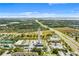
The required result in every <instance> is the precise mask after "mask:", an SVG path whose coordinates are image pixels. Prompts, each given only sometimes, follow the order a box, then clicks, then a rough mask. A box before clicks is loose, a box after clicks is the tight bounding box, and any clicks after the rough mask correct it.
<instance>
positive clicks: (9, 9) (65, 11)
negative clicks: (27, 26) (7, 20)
mask: <svg viewBox="0 0 79 59" xmlns="http://www.w3.org/2000/svg"><path fill="white" fill-rule="evenodd" d="M69 16H70V17H71V16H72V17H73V16H74V17H78V16H79V3H0V17H69Z"/></svg>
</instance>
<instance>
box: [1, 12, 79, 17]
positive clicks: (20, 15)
mask: <svg viewBox="0 0 79 59" xmlns="http://www.w3.org/2000/svg"><path fill="white" fill-rule="evenodd" d="M78 16H79V13H77V14H72V13H71V14H57V13H41V12H22V13H0V18H1V17H2V18H6V17H7V18H11V17H13V18H14V17H15V18H17V17H19V18H21V17H26V18H29V17H78Z"/></svg>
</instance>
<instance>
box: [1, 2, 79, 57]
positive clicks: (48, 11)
mask: <svg viewBox="0 0 79 59" xmlns="http://www.w3.org/2000/svg"><path fill="white" fill-rule="evenodd" d="M29 11H30V12H29ZM0 56H79V4H74V3H73V4H49V3H33V4H31V3H26V4H22V3H9V4H8V3H3V4H0Z"/></svg>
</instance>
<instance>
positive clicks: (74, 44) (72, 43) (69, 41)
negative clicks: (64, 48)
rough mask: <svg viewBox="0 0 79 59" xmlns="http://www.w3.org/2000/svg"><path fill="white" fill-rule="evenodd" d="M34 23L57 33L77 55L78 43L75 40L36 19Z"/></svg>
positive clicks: (78, 50) (78, 52) (78, 51)
mask: <svg viewBox="0 0 79 59" xmlns="http://www.w3.org/2000/svg"><path fill="white" fill-rule="evenodd" d="M35 22H36V23H38V24H39V25H40V26H42V27H44V28H48V29H49V30H51V31H53V32H55V33H56V34H57V35H59V36H60V37H61V38H62V39H63V40H64V41H65V42H66V43H67V44H68V45H69V46H70V47H71V49H72V50H73V51H74V52H75V53H76V54H78V55H79V43H77V42H76V41H75V40H73V39H71V38H70V37H69V36H67V35H66V34H63V33H62V32H60V31H57V30H55V29H53V28H50V27H48V26H46V25H44V24H42V23H41V22H39V21H38V20H35Z"/></svg>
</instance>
